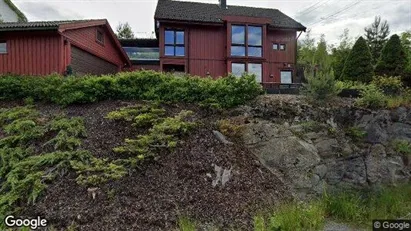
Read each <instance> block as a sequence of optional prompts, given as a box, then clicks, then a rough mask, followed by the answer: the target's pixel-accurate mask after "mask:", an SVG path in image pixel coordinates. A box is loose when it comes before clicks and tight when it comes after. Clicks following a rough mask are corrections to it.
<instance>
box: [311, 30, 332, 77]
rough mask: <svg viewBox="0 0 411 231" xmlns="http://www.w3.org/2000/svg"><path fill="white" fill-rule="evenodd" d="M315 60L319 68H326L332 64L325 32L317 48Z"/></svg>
mask: <svg viewBox="0 0 411 231" xmlns="http://www.w3.org/2000/svg"><path fill="white" fill-rule="evenodd" d="M314 62H315V64H316V65H317V68H319V70H326V69H328V68H329V66H330V58H329V55H328V52H327V42H326V41H325V36H324V34H322V35H321V38H320V41H319V42H318V44H317V49H316V50H315V53H314Z"/></svg>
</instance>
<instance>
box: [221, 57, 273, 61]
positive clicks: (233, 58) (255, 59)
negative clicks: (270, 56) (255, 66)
mask: <svg viewBox="0 0 411 231" xmlns="http://www.w3.org/2000/svg"><path fill="white" fill-rule="evenodd" d="M227 59H229V60H246V61H247V60H254V61H265V60H266V58H264V57H254V56H229V57H227Z"/></svg>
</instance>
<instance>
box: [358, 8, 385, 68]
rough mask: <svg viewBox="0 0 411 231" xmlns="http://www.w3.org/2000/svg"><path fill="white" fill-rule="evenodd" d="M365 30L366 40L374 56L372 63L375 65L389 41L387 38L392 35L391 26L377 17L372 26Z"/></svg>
mask: <svg viewBox="0 0 411 231" xmlns="http://www.w3.org/2000/svg"><path fill="white" fill-rule="evenodd" d="M364 30H365V38H366V40H367V44H368V46H369V47H370V51H371V55H372V63H373V64H374V65H375V64H376V63H377V61H378V59H379V58H380V55H381V51H382V49H383V47H384V45H385V43H386V42H387V40H388V39H387V38H388V35H389V34H390V26H389V25H388V22H387V21H386V20H385V21H383V22H381V17H380V16H376V17H375V19H374V22H373V23H372V24H371V26H369V27H366V28H364Z"/></svg>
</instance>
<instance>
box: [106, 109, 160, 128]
mask: <svg viewBox="0 0 411 231" xmlns="http://www.w3.org/2000/svg"><path fill="white" fill-rule="evenodd" d="M165 112H166V111H165V110H164V109H162V108H159V107H158V105H157V104H152V105H138V106H132V107H125V108H120V109H119V110H117V111H112V112H110V113H109V114H108V115H107V116H106V118H107V119H111V120H124V121H129V122H133V123H132V125H133V126H136V127H149V126H152V125H153V124H155V123H157V122H161V121H162V119H163V117H164V115H165Z"/></svg>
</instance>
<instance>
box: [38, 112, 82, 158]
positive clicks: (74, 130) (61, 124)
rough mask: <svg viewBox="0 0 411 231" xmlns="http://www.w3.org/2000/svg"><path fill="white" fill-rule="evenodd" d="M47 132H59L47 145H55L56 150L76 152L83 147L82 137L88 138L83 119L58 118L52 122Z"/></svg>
mask: <svg viewBox="0 0 411 231" xmlns="http://www.w3.org/2000/svg"><path fill="white" fill-rule="evenodd" d="M46 129H47V131H49V132H50V131H51V132H57V135H56V136H55V137H54V138H53V139H51V140H49V141H48V142H46V143H45V144H44V146H46V145H54V149H55V150H68V151H69V150H74V149H76V148H77V147H79V146H80V145H81V140H80V138H81V137H84V136H86V128H85V127H84V124H83V120H82V118H79V117H73V118H70V119H68V118H64V117H58V118H56V119H54V120H53V121H51V122H50V124H49V125H48V126H47V128H46Z"/></svg>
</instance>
